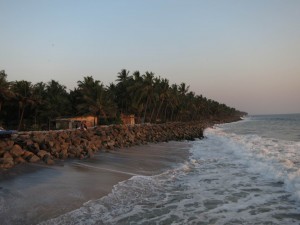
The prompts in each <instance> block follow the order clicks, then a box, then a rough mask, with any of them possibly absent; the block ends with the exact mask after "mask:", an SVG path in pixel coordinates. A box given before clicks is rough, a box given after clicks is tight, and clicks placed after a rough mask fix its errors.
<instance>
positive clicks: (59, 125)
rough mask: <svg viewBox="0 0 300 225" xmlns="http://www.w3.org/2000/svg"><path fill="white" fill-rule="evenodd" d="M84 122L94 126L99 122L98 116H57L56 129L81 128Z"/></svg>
mask: <svg viewBox="0 0 300 225" xmlns="http://www.w3.org/2000/svg"><path fill="white" fill-rule="evenodd" d="M82 123H85V124H86V126H87V127H94V126H97V124H98V118H97V117H94V116H78V117H72V118H57V119H55V128H56V129H74V128H75V129H76V128H79V127H80V125H81V124H82Z"/></svg>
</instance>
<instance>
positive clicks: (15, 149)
mask: <svg viewBox="0 0 300 225" xmlns="http://www.w3.org/2000/svg"><path fill="white" fill-rule="evenodd" d="M10 153H11V154H12V155H13V156H14V157H20V156H22V155H23V154H24V150H23V149H22V148H21V146H20V145H17V144H15V145H14V146H13V147H12V148H11V150H10Z"/></svg>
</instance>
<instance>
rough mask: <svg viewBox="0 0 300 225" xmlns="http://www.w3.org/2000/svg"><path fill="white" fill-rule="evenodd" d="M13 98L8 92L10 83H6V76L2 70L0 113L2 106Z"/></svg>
mask: <svg viewBox="0 0 300 225" xmlns="http://www.w3.org/2000/svg"><path fill="white" fill-rule="evenodd" d="M13 96H14V94H13V93H12V92H11V90H10V82H8V81H7V74H6V73H5V71H4V70H1V71H0V112H1V110H2V105H3V103H4V102H5V101H8V100H9V99H11V98H12V97H13Z"/></svg>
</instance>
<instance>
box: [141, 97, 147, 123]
mask: <svg viewBox="0 0 300 225" xmlns="http://www.w3.org/2000/svg"><path fill="white" fill-rule="evenodd" d="M148 103H149V97H147V102H146V105H145V111H144V117H143V121H142V123H145V122H146V121H145V120H146V113H147V108H148Z"/></svg>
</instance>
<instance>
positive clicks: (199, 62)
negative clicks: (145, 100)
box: [0, 0, 300, 115]
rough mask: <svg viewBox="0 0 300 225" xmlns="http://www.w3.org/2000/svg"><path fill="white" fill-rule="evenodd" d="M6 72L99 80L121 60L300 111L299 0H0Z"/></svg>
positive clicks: (282, 110) (272, 109) (221, 92)
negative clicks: (85, 77)
mask: <svg viewBox="0 0 300 225" xmlns="http://www.w3.org/2000/svg"><path fill="white" fill-rule="evenodd" d="M0 7H1V9H2V13H1V20H0V26H1V35H0V49H1V51H0V70H5V71H6V73H7V74H8V80H10V81H14V80H28V81H31V82H33V83H36V82H39V81H43V82H48V81H50V80H51V79H54V80H57V81H59V82H60V83H61V84H63V85H66V86H67V88H68V89H73V88H74V87H75V86H76V83H77V81H78V80H82V79H83V77H84V76H93V77H94V78H95V79H97V80H100V81H102V82H103V83H104V84H105V85H108V84H109V83H110V82H115V79H116V76H117V73H118V72H120V71H121V69H124V68H125V69H128V70H129V71H130V72H131V73H132V72H134V71H135V70H140V72H141V73H144V72H145V71H152V72H154V73H155V75H157V76H161V77H163V78H167V79H169V81H170V83H181V82H185V83H186V84H188V85H190V90H191V91H194V92H195V93H196V94H199V95H200V94H202V95H203V96H205V97H207V98H210V99H214V100H216V101H219V102H220V103H225V104H226V105H228V106H231V107H235V108H237V109H239V110H242V111H246V112H248V113H249V114H256V115H257V114H286V113H300V104H299V98H300V63H299V58H300V43H299V42H300V41H299V40H300V29H298V27H299V22H300V13H299V11H300V1H296V0H287V1H280V0H260V1H258V0H254V1H238V0H228V1H197V0H193V1H192V0H187V1H179V0H173V1H171V0H165V1H158V0H151V1H150V0H145V1H138V0H129V1H80V0H79V1H58V0H54V1H37V0H31V1H30V0H29V1H21V0H19V1H16V0H11V1H3V0H0Z"/></svg>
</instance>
